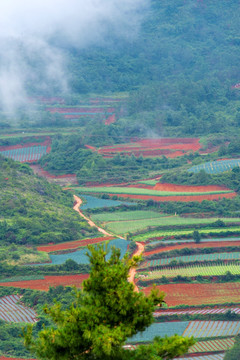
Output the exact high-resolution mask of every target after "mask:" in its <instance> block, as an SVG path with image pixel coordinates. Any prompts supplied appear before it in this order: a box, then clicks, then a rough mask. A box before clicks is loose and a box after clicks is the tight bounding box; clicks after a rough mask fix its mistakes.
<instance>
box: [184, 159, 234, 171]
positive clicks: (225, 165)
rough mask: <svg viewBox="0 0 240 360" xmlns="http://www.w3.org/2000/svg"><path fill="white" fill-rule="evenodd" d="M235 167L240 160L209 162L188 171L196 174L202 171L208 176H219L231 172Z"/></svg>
mask: <svg viewBox="0 0 240 360" xmlns="http://www.w3.org/2000/svg"><path fill="white" fill-rule="evenodd" d="M236 166H238V167H239V166H240V159H232V160H221V161H210V162H206V163H204V164H200V165H195V166H192V167H191V168H190V169H188V171H189V172H193V173H198V172H199V171H201V170H204V171H205V172H206V173H208V174H220V173H221V172H224V171H229V170H232V169H233V168H234V167H236Z"/></svg>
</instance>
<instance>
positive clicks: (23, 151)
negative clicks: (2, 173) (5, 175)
mask: <svg viewBox="0 0 240 360" xmlns="http://www.w3.org/2000/svg"><path fill="white" fill-rule="evenodd" d="M0 153H1V154H2V155H3V156H5V157H7V158H11V159H13V160H16V161H20V162H28V161H37V160H39V159H40V158H41V157H42V156H43V155H45V154H46V153H47V146H31V147H22V148H18V149H11V150H4V151H0Z"/></svg>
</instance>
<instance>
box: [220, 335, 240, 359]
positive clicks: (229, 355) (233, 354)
mask: <svg viewBox="0 0 240 360" xmlns="http://www.w3.org/2000/svg"><path fill="white" fill-rule="evenodd" d="M239 357H240V337H239V336H237V337H236V342H235V344H234V346H233V348H232V349H230V350H228V351H227V352H226V354H225V356H224V358H223V360H236V359H239Z"/></svg>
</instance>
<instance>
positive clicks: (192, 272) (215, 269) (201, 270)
mask: <svg viewBox="0 0 240 360" xmlns="http://www.w3.org/2000/svg"><path fill="white" fill-rule="evenodd" d="M227 271H230V272H231V274H233V275H239V274H240V266H239V264H221V265H208V266H206V265H205V266H204V265H196V266H185V267H176V268H174V267H173V268H167V269H166V268H163V269H161V270H157V271H151V272H150V273H149V274H148V275H146V276H145V277H144V279H143V280H151V279H158V278H160V277H162V276H166V277H167V278H173V277H176V276H178V275H179V276H188V277H196V276H215V275H216V276H221V275H225V274H226V272H227Z"/></svg>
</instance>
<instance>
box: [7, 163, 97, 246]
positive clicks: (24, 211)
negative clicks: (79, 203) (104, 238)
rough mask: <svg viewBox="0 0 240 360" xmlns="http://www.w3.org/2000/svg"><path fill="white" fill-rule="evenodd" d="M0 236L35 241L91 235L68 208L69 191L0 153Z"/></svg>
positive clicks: (70, 202)
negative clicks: (0, 155)
mask: <svg viewBox="0 0 240 360" xmlns="http://www.w3.org/2000/svg"><path fill="white" fill-rule="evenodd" d="M0 188H1V193H0V214H1V217H0V240H1V246H3V245H9V244H21V245H26V244H28V245H37V244H43V243H49V242H53V243H57V242H61V241H68V240H69V241H70V240H77V239H79V238H82V237H84V236H85V237H86V236H93V235H94V234H95V232H96V231H95V230H94V229H93V228H90V226H89V225H88V224H87V223H86V222H85V221H80V219H79V215H78V214H77V213H76V212H75V211H74V210H73V209H72V205H73V198H72V195H71V194H68V193H66V192H63V191H62V190H61V188H60V187H59V186H57V185H54V184H50V183H48V182H47V181H46V180H44V179H43V178H39V177H36V176H34V175H33V173H32V170H31V168H29V166H28V165H23V164H19V163H15V162H13V161H11V160H8V159H4V158H3V157H0Z"/></svg>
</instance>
